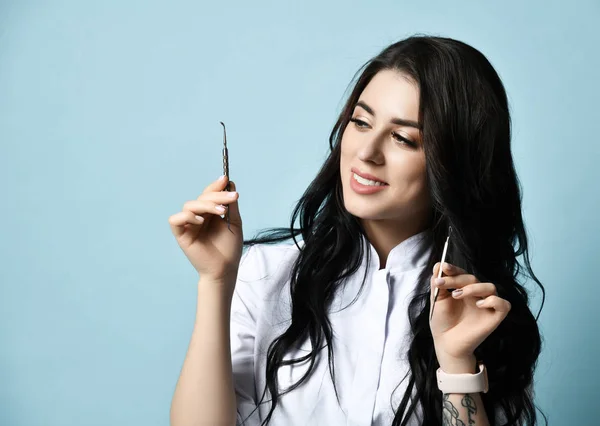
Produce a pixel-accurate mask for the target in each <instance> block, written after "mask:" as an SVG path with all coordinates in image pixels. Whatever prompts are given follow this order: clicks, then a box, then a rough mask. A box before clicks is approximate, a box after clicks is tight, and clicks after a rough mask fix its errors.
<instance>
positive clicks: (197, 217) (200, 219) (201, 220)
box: [195, 215, 204, 223]
mask: <svg viewBox="0 0 600 426" xmlns="http://www.w3.org/2000/svg"><path fill="white" fill-rule="evenodd" d="M195 217H196V219H198V220H199V221H200V223H202V222H204V218H203V217H202V216H197V215H196V216H195Z"/></svg>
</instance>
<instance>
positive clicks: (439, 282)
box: [434, 278, 446, 286]
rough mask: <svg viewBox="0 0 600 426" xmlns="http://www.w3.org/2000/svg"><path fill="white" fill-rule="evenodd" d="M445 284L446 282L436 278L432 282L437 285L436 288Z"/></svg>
mask: <svg viewBox="0 0 600 426" xmlns="http://www.w3.org/2000/svg"><path fill="white" fill-rule="evenodd" d="M445 283H446V280H445V279H443V278H436V279H435V281H434V284H435V285H438V286H439V285H444V284H445Z"/></svg>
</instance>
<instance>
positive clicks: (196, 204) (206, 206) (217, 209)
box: [181, 200, 227, 219]
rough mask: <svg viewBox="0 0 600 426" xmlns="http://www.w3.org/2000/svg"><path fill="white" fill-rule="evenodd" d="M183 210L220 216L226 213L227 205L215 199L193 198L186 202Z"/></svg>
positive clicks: (203, 214)
mask: <svg viewBox="0 0 600 426" xmlns="http://www.w3.org/2000/svg"><path fill="white" fill-rule="evenodd" d="M181 210H182V211H190V212H192V213H194V214H195V215H202V216H205V215H206V214H212V215H219V216H220V215H222V214H225V211H226V210H227V206H226V205H222V204H217V203H215V202H214V201H208V200H193V201H186V203H185V204H184V205H183V208H182V209H181ZM205 219H206V217H205Z"/></svg>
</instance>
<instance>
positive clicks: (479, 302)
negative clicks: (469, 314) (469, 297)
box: [475, 299, 485, 306]
mask: <svg viewBox="0 0 600 426" xmlns="http://www.w3.org/2000/svg"><path fill="white" fill-rule="evenodd" d="M484 302H485V300H483V299H480V300H478V301H477V302H475V304H476V305H477V306H481V305H483V303H484Z"/></svg>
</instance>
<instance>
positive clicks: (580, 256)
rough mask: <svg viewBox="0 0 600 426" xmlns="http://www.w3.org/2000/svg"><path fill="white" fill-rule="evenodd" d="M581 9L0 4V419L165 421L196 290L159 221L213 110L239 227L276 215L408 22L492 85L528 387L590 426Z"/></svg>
mask: <svg viewBox="0 0 600 426" xmlns="http://www.w3.org/2000/svg"><path fill="white" fill-rule="evenodd" d="M599 18H600V3H598V2H597V1H576V2H572V3H570V4H568V3H567V2H565V1H562V2H558V1H530V2H527V3H525V2H518V1H503V2H491V1H490V2H476V1H472V2H468V1H453V2H441V1H429V2H400V1H395V2H392V1H371V2H350V1H327V2H324V1H302V2H277V1H271V2H265V1H253V2H243V1H233V2H223V3H222V4H218V2H204V3H202V2H191V1H190V2H183V1H169V2H167V1H162V2H160V1H119V2H117V1H105V2H100V1H97V2H82V1H79V2H78V1H73V0H70V1H54V2H48V3H35V2H31V1H6V0H2V1H0V148H1V151H0V189H1V195H2V204H1V206H2V208H1V209H0V290H1V294H0V324H1V329H0V344H1V347H0V424H1V425H10V426H38V425H40V426H41V425H44V426H58V425H61V426H62V425H64V426H71V425H73V426H75V425H77V426H79V425H90V426H91V425H102V426H106V425H145V426H150V425H167V424H168V416H169V406H170V401H171V397H172V395H173V390H174V386H175V383H176V380H177V377H178V375H179V371H180V367H181V364H182V362H183V358H184V355H185V352H186V350H187V344H188V341H189V337H190V333H191V331H192V326H193V320H194V314H195V303H196V273H195V271H194V270H193V268H192V266H191V265H190V264H189V263H188V262H187V260H186V258H185V256H184V255H183V254H182V252H181V251H180V249H179V247H178V246H177V244H176V242H175V239H174V237H173V236H172V235H171V233H170V229H169V225H168V217H169V216H170V215H172V214H174V213H176V212H178V211H179V210H180V209H181V207H182V205H183V203H184V202H185V201H187V200H190V199H194V198H196V197H197V196H198V194H199V193H200V192H201V191H202V190H203V188H204V186H205V185H206V184H208V183H209V182H210V181H212V180H214V179H216V178H217V177H218V176H219V175H220V174H221V157H220V156H221V146H222V128H221V126H220V125H219V121H220V120H222V121H224V122H225V123H226V125H227V130H228V141H229V148H230V155H231V158H230V167H231V177H232V179H233V180H235V181H236V183H237V185H238V191H239V192H240V209H241V213H242V216H243V219H244V227H245V236H246V237H250V236H252V235H254V233H255V232H256V231H258V230H259V229H261V228H265V227H270V226H286V225H287V224H288V219H289V217H290V214H291V210H292V207H293V205H294V203H295V202H296V200H297V199H298V198H299V197H300V196H301V195H302V193H303V191H304V189H305V188H306V186H307V185H308V184H309V182H310V181H311V180H312V179H313V177H314V176H315V174H316V172H317V170H318V169H319V167H320V165H321V163H322V161H323V160H324V158H325V155H326V154H327V152H328V140H327V138H328V136H329V132H330V130H331V127H332V126H333V124H334V122H335V119H336V117H337V114H338V113H339V111H340V108H341V106H342V104H343V101H344V99H345V95H346V94H347V92H346V89H347V87H348V84H349V83H350V81H351V79H352V77H353V76H354V73H355V72H356V70H357V69H358V68H359V67H360V66H361V65H362V64H363V63H364V62H365V61H366V60H368V59H369V58H370V57H372V56H374V55H375V54H377V53H378V52H379V51H380V49H382V48H383V47H385V46H386V45H388V44H390V43H392V42H394V41H396V40H398V39H400V38H403V37H405V36H408V35H411V34H413V33H426V34H430V35H443V36H449V37H453V38H457V39H459V40H463V41H465V42H467V43H469V44H471V45H473V46H474V47H476V48H478V49H480V50H481V51H482V52H483V53H484V54H485V55H486V56H487V57H488V58H489V59H490V61H491V62H492V64H493V65H494V66H495V67H496V69H497V70H498V72H499V73H500V75H501V78H502V79H503V81H504V83H505V85H506V88H507V91H508V94H509V98H510V103H511V108H512V113H513V123H514V145H513V146H514V148H513V152H514V156H515V160H516V164H517V168H518V172H519V176H520V178H521V181H522V183H523V187H524V208H525V219H526V225H527V226H528V230H529V233H530V237H531V240H530V241H531V249H532V254H533V267H534V271H536V273H537V274H538V276H539V278H540V279H541V281H542V282H543V283H544V284H545V286H546V288H547V291H548V298H547V303H546V305H545V309H544V311H543V313H542V316H541V318H540V322H541V328H542V332H543V334H544V337H545V347H544V352H543V356H542V357H541V359H540V363H539V369H538V371H537V375H536V392H537V402H538V404H539V405H540V407H541V408H542V409H543V410H544V411H545V412H546V413H547V414H548V415H549V419H550V424H551V425H566V424H585V425H591V424H593V419H594V418H596V417H598V416H600V410H599V409H598V407H599V404H598V401H597V398H598V397H597V395H598V380H599V379H600V377H599V376H600V374H599V367H598V359H599V356H600V345H599V338H598V334H599V333H598V327H597V326H598V324H599V323H600V316H599V314H598V309H597V300H598V298H597V296H596V294H597V293H596V292H595V289H596V288H597V286H598V283H597V280H596V278H594V277H595V276H596V269H597V266H598V260H599V257H600V256H599V255H598V254H599V251H598V249H597V247H598V244H600V241H599V238H598V237H599V236H600V232H599V227H598V220H597V217H598V214H597V212H598V210H599V208H600V203H599V190H598V182H600V172H599V171H598V168H596V167H595V166H596V164H597V163H598V159H599V155H598V154H599V152H600V148H599V146H600V145H599V141H598V137H597V135H598V133H600V113H599V108H598V105H597V100H598V98H599V97H600V84H599V83H598V80H597V78H598V68H599V66H600V60H599V55H598V45H599V43H600V37H599V35H598V28H597V27H595V26H596V24H597V23H598V22H599V21H600V19H599ZM530 288H532V289H533V288H534V286H533V285H530ZM534 296H535V298H534V304H533V306H532V310H533V311H534V313H537V309H538V308H539V304H540V297H539V296H540V292H539V291H538V292H535V293H534Z"/></svg>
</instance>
